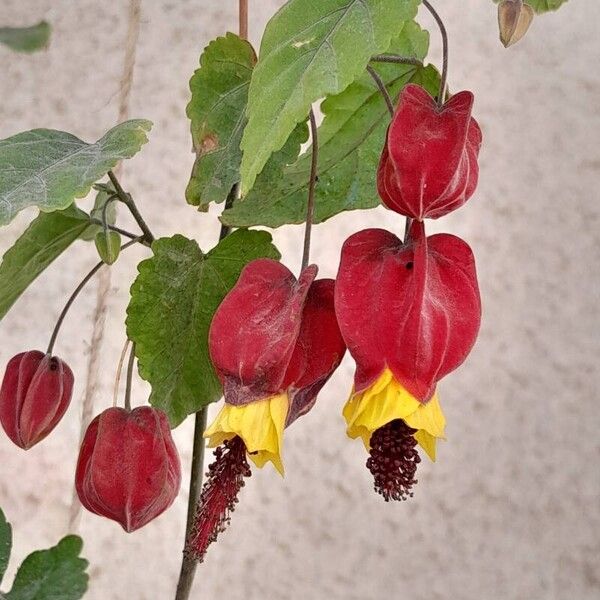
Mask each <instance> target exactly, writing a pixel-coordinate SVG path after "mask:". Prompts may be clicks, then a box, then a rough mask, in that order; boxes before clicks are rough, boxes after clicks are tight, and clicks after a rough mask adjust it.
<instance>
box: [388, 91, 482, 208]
mask: <svg viewBox="0 0 600 600" xmlns="http://www.w3.org/2000/svg"><path fill="white" fill-rule="evenodd" d="M472 106H473V94H472V93H471V92H459V93H458V94H456V95H454V96H452V98H451V99H450V100H448V102H446V103H445V104H444V105H443V106H442V107H441V108H440V107H438V105H437V104H436V102H435V100H434V99H433V98H432V97H431V96H430V95H429V94H428V93H427V92H426V91H425V90H424V89H423V88H422V87H420V86H418V85H414V84H410V85H407V86H406V87H405V88H404V90H403V91H402V94H401V95H400V100H399V102H398V107H397V109H396V112H395V114H394V117H393V119H392V122H391V124H390V127H389V129H388V134H387V141H386V144H385V146H384V148H383V153H382V155H381V159H380V162H379V169H378V172H377V189H378V190H379V195H380V196H381V199H382V200H383V203H384V204H385V205H386V206H387V207H388V208H390V209H391V210H393V211H396V212H397V213H400V214H401V215H405V216H407V217H411V218H414V219H419V220H422V219H425V218H431V219H437V218H438V217H441V216H443V215H446V214H448V213H449V212H451V211H453V210H456V209H457V208H459V207H460V206H462V205H463V204H464V203H465V202H466V201H467V200H468V199H469V198H470V197H471V196H472V195H473V192H474V191H475V188H476V187H477V179H478V177H479V166H478V164H477V156H478V154H479V148H480V146H481V130H480V129H479V125H478V124H477V122H476V121H475V119H473V118H472V117H471V108H472Z"/></svg>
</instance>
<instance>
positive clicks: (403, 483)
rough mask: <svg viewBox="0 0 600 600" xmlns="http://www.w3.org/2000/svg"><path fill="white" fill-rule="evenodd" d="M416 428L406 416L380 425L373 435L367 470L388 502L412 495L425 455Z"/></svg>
mask: <svg viewBox="0 0 600 600" xmlns="http://www.w3.org/2000/svg"><path fill="white" fill-rule="evenodd" d="M415 433H416V430H415V429H412V428H411V427H409V426H408V425H407V424H406V423H405V422H404V421H403V420H402V419H396V420H394V421H391V422H390V423H387V425H384V426H383V427H380V428H379V429H377V430H376V431H375V432H373V435H372V436H371V442H370V445H371V450H370V452H369V458H368V460H367V469H369V471H371V473H372V474H373V477H374V479H375V482H374V488H375V491H376V492H377V493H378V494H381V495H382V496H383V498H384V499H385V501H386V502H389V501H390V500H407V499H408V498H412V496H413V492H412V488H413V486H414V485H415V484H416V483H417V479H415V474H416V472H417V465H418V464H419V463H420V462H421V457H420V456H419V453H418V452H417V449H416V445H417V440H415V438H414V434H415Z"/></svg>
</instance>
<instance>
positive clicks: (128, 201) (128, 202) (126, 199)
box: [108, 171, 154, 244]
mask: <svg viewBox="0 0 600 600" xmlns="http://www.w3.org/2000/svg"><path fill="white" fill-rule="evenodd" d="M108 177H109V179H110V181H111V182H112V184H113V186H114V188H115V192H116V194H117V196H118V197H119V200H121V202H123V204H125V206H127V208H128V209H129V212H130V213H131V215H132V216H133V218H134V219H135V220H136V222H137V224H138V225H139V226H140V229H141V230H142V231H143V232H144V238H145V239H146V241H147V242H149V243H150V244H151V243H152V242H153V241H154V235H152V232H151V231H150V228H149V227H148V225H147V224H146V221H144V218H143V217H142V215H141V213H140V211H139V210H138V208H137V206H136V204H135V202H134V201H133V198H132V196H131V194H128V193H127V192H126V191H125V190H124V189H123V188H122V187H121V184H120V183H119V180H118V179H117V177H116V175H115V174H114V173H113V172H112V171H109V172H108Z"/></svg>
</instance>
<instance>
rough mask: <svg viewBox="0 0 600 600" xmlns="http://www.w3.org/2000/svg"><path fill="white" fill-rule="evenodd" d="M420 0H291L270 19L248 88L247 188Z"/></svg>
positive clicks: (361, 68)
mask: <svg viewBox="0 0 600 600" xmlns="http://www.w3.org/2000/svg"><path fill="white" fill-rule="evenodd" d="M417 5H418V0H322V1H321V2H315V0H290V1H289V2H287V3H286V4H285V5H284V6H283V7H282V8H281V9H280V10H279V11H278V12H277V13H276V14H275V16H274V17H273V18H272V19H271V20H270V21H269V23H268V24H267V27H266V30H265V34H264V36H263V39H262V44H261V48H260V57H259V61H258V64H257V65H256V68H255V69H254V73H253V75H252V81H251V83H250V90H249V94H248V125H247V126H246V129H245V130H244V135H243V138H242V143H241V146H242V150H243V158H242V165H241V191H242V195H246V194H247V193H248V191H249V190H250V189H251V188H252V185H253V184H254V181H255V179H256V176H257V175H258V174H259V173H260V171H261V170H262V168H263V167H264V165H265V163H266V162H267V160H268V158H269V156H270V155H271V154H272V153H273V152H274V151H276V150H279V149H280V148H281V147H282V146H283V144H284V143H285V141H286V140H287V138H288V136H289V135H290V133H291V132H292V130H293V129H294V127H295V126H296V124H297V123H300V122H301V121H304V120H305V119H306V116H307V115H308V112H309V109H310V106H311V104H312V103H313V102H315V101H316V100H318V99H319V98H323V97H324V96H326V95H330V94H338V93H340V92H341V91H342V90H344V89H345V88H346V87H347V86H348V85H349V84H350V83H352V81H354V79H355V78H356V77H357V76H359V75H360V74H361V73H362V72H363V71H364V69H365V66H366V65H367V63H368V61H369V58H370V57H371V56H373V55H374V54H378V53H380V52H383V51H385V50H387V49H388V47H389V45H390V41H391V40H392V38H393V36H394V35H396V34H397V32H398V29H399V28H400V27H401V26H402V23H403V22H404V21H407V20H410V19H412V18H413V17H414V16H415V14H416V11H417Z"/></svg>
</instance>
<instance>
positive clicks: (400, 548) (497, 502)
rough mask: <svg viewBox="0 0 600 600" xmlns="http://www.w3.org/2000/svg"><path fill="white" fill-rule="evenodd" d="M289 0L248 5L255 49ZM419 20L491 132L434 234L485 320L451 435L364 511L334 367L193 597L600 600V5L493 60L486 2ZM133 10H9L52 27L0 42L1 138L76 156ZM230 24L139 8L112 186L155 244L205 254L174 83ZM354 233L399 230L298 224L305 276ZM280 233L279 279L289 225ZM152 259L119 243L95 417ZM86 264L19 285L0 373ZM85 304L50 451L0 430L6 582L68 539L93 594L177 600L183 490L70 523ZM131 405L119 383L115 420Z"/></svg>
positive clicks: (363, 485)
mask: <svg viewBox="0 0 600 600" xmlns="http://www.w3.org/2000/svg"><path fill="white" fill-rule="evenodd" d="M282 4H283V2H282V1H278V0H261V1H260V2H259V1H258V0H250V39H251V41H252V42H254V43H255V45H256V46H258V43H259V40H260V36H261V34H262V31H263V29H264V26H265V23H266V22H267V20H268V18H269V17H270V15H272V14H273V13H274V12H275V11H276V10H277V9H278V8H279V6H281V5H282ZM434 4H435V6H436V7H437V8H438V10H439V11H440V13H441V14H442V16H443V18H444V19H445V21H446V24H447V27H448V30H449V34H450V51H451V54H450V87H451V89H452V90H455V91H456V90H460V89H465V88H467V89H470V90H472V91H473V92H474V93H475V96H476V104H475V109H474V115H475V116H476V118H477V119H478V121H479V123H480V125H481V127H482V129H483V134H484V145H483V147H482V152H481V158H480V167H481V179H480V184H479V188H478V191H477V193H476V195H475V197H474V198H473V199H472V200H471V201H470V202H469V204H468V205H467V207H465V208H463V209H461V210H459V211H458V212H455V213H453V214H452V215H451V216H450V217H448V218H445V219H443V220H442V221H440V222H436V223H433V224H432V226H431V227H430V228H429V230H430V232H431V231H434V230H436V231H442V230H444V231H449V232H452V233H456V234H457V235H460V236H461V237H463V238H464V239H466V240H467V241H468V242H469V243H470V244H471V246H472V247H473V250H474V252H475V255H476V257H477V263H478V270H479V280H480V286H481V292H482V296H483V302H484V319H483V326H482V331H481V334H480V337H479V340H478V343H477V345H476V347H475V350H474V351H473V353H472V355H471V357H470V359H469V360H468V361H467V363H466V364H465V365H464V366H463V367H462V368H461V369H460V370H458V371H457V372H456V373H454V374H453V375H451V376H449V377H447V378H446V379H445V380H444V381H443V382H442V383H441V385H440V392H441V398H442V403H443V407H444V411H445V412H446V416H447V419H448V427H447V435H448V441H447V442H446V443H443V444H442V445H441V446H440V448H439V451H438V462H437V463H436V464H435V465H433V464H431V463H429V462H428V461H424V462H423V463H422V465H421V467H420V470H419V484H418V486H417V488H416V493H415V497H414V498H413V499H412V500H410V501H409V502H406V503H399V504H385V503H384V502H383V500H382V499H381V498H380V497H379V496H377V495H375V494H374V493H373V492H372V489H371V488H372V481H371V475H370V474H369V473H368V471H367V470H366V469H365V466H364V463H365V460H366V455H365V452H364V449H363V448H362V445H361V444H360V443H359V442H358V441H351V440H349V439H347V438H346V437H345V433H344V423H343V420H342V418H341V408H342V405H343V403H344V401H345V400H346V398H347V394H348V392H349V389H350V386H351V378H352V374H353V363H352V361H351V359H350V357H347V358H346V359H345V361H344V363H343V365H342V367H341V368H340V369H339V370H338V371H337V372H336V373H335V375H334V377H333V378H332V379H331V381H330V382H329V384H328V385H327V386H326V387H325V389H324V390H323V392H322V393H321V395H320V399H319V401H318V403H317V406H316V407H315V409H314V410H313V411H312V412H311V413H310V414H309V415H307V416H306V417H305V418H303V419H302V420H301V421H300V422H299V423H298V424H297V425H296V426H294V427H293V428H291V429H290V430H289V432H288V434H287V443H286V448H285V461H286V477H285V479H284V480H281V479H280V477H279V476H278V475H277V474H276V473H275V472H274V470H273V469H271V468H266V469H264V470H258V469H255V471H254V475H253V477H252V479H251V480H249V482H248V485H247V486H246V488H245V489H244V490H243V493H242V495H241V501H240V503H239V505H238V508H237V510H236V512H235V514H234V515H233V519H232V524H231V527H230V529H229V530H228V531H227V533H225V534H224V535H222V536H221V539H220V541H219V542H218V543H217V544H215V545H214V546H212V547H211V548H210V550H209V553H208V557H207V560H206V563H205V564H204V565H202V566H201V567H200V568H199V570H198V573H197V578H196V585H195V588H194V592H193V594H192V597H193V598H198V599H200V598H206V599H211V600H212V599H215V598H220V597H227V598H228V599H229V600H242V599H243V600H254V599H256V600H259V599H260V600H267V599H268V600H275V599H277V600H285V599H293V600H299V599H303V598H314V599H325V598H327V599H332V600H336V599H344V600H378V599H380V598H388V597H390V598H392V597H406V598H412V599H413V600H437V599H444V600H447V599H456V600H479V599H481V598H486V599H488V598H490V599H502V600H513V599H514V600H517V599H522V598H529V599H532V600H537V599H539V600H567V599H576V600H596V599H597V598H599V597H600V469H599V466H598V465H599V462H598V461H599V458H600V452H599V450H600V446H599V441H598V439H599V438H598V431H599V430H600V416H599V410H598V401H599V400H600V398H599V397H598V387H599V384H600V376H599V375H600V367H599V363H598V356H599V355H600V199H599V197H598V189H599V188H598V180H599V178H600V111H599V110H598V106H599V105H598V98H599V97H600V75H599V74H598V73H599V72H598V68H597V67H598V61H599V59H600V42H599V36H598V31H597V28H598V24H599V23H600V3H598V2H597V1H596V0H571V1H570V2H568V3H567V4H566V5H565V6H564V7H563V8H562V9H561V10H560V11H559V12H558V13H551V14H548V15H545V16H541V17H537V18H536V19H535V21H534V23H533V25H532V27H531V30H530V31H529V33H528V35H527V36H526V38H525V39H524V40H523V41H522V42H520V43H519V44H518V45H516V46H515V47H513V48H511V49H509V50H505V49H504V48H503V47H502V46H501V45H500V43H499V41H498V34H497V25H496V7H495V5H493V4H492V2H491V1H490V0H463V1H462V2H448V1H442V0H438V2H436V3H434ZM128 10H129V0H115V1H113V2H95V1H93V0H80V1H79V2H71V1H69V0H54V1H52V0H28V1H27V2H23V1H22V0H2V2H1V4H0V24H2V25H11V26H25V25H31V24H33V23H35V22H37V21H38V20H40V19H42V18H45V19H47V20H48V21H49V22H50V23H51V25H52V27H53V32H52V38H51V43H50V47H49V48H48V49H47V50H46V51H44V52H41V53H38V54H33V55H21V54H16V53H13V52H10V51H9V50H8V49H6V48H4V47H1V48H0V138H4V137H8V136H10V135H13V134H15V133H18V132H20V131H23V130H27V129H32V128H34V127H50V128H56V129H61V130H65V131H69V132H71V133H73V134H75V135H77V136H79V137H81V138H82V139H84V140H86V141H92V140H96V139H97V138H98V137H100V136H101V135H102V134H103V133H104V132H105V131H106V130H107V129H109V128H110V127H112V126H113V125H114V124H115V122H116V119H117V114H118V96H119V86H120V78H121V74H122V69H123V60H124V53H125V40H126V35H127V19H128ZM420 22H421V23H422V25H423V26H424V27H426V28H427V29H429V30H430V32H431V38H432V47H431V54H430V60H431V61H434V62H437V63H439V59H440V44H439V36H438V32H437V30H436V29H435V28H434V26H433V22H432V20H431V18H430V17H429V15H427V14H424V13H421V15H420ZM237 27H238V25H237V2H236V1H235V0H218V1H217V0H170V1H169V0H143V2H142V4H141V25H140V34H139V42H138V45H137V58H136V63H135V70H134V73H133V86H132V90H131V97H130V116H131V117H143V118H148V119H151V120H152V121H153V122H154V129H153V130H152V132H151V135H150V143H149V144H148V145H147V146H145V147H144V148H143V150H142V151H141V152H140V153H139V154H138V155H137V156H136V157H135V158H134V159H133V160H131V161H128V162H127V163H126V164H125V165H124V166H123V170H122V172H121V181H122V183H123V184H124V186H125V188H126V189H128V190H129V191H131V192H132V193H133V194H134V197H135V199H136V201H137V203H138V206H139V207H140V208H141V210H142V212H143V214H144V215H145V216H146V218H147V220H148V221H149V223H150V224H151V227H152V229H153V230H154V232H155V234H157V235H159V236H160V235H171V234H172V233H174V232H181V233H183V234H185V235H187V236H190V237H195V238H196V239H197V240H198V241H199V243H200V244H201V246H202V247H203V248H204V249H208V248H210V247H211V246H212V245H214V243H215V242H216V239H217V235H218V223H217V221H216V219H215V216H214V214H212V215H205V214H200V213H197V212H195V209H194V208H192V207H190V206H188V205H187V204H186V203H185V200H184V190H185V186H186V184H187V181H188V178H189V174H190V170H191V167H192V163H193V156H192V154H191V151H190V149H191V139H190V135H189V122H188V120H187V118H186V116H185V106H186V104H187V102H188V99H189V95H190V94H189V89H188V82H189V78H190V76H191V75H192V73H193V71H194V69H195V68H196V67H197V65H198V59H199V56H200V53H201V51H202V49H203V47H204V46H205V45H206V44H207V43H208V42H209V40H211V39H212V38H214V37H216V36H218V35H221V34H223V33H224V32H225V31H237ZM31 217H32V213H29V214H26V213H22V214H21V215H20V216H19V218H17V219H16V221H15V222H14V224H13V225H12V226H11V227H10V228H7V229H3V230H2V231H1V232H0V250H2V251H4V250H5V249H6V248H8V247H9V246H10V245H11V244H12V242H13V241H14V240H15V239H16V238H17V237H18V235H19V234H20V233H21V232H22V230H23V229H24V228H25V227H26V225H27V223H28V222H29V220H30V219H31ZM121 218H122V219H123V222H124V223H127V218H126V215H124V214H122V215H121ZM368 226H384V227H388V228H390V229H393V230H396V231H401V230H402V228H403V223H402V220H401V219H400V218H399V217H398V216H397V215H394V214H392V213H390V212H386V211H384V210H383V209H375V210H371V211H364V212H352V213H345V214H343V215H340V216H337V217H335V218H334V219H332V220H330V221H328V222H327V223H325V224H323V225H319V226H317V227H316V228H315V230H314V233H313V239H314V243H313V251H312V256H313V260H315V261H317V262H318V263H319V266H320V269H321V273H322V274H323V275H325V276H334V275H335V273H336V270H337V263H338V259H339V251H340V246H341V244H342V242H343V240H344V239H345V238H346V237H347V236H348V235H349V234H351V233H353V232H354V231H356V230H358V229H360V228H364V227H368ZM274 237H275V242H276V244H277V245H278V246H279V248H280V249H281V250H282V252H283V261H284V262H285V263H286V264H287V265H288V266H289V267H290V268H292V270H297V269H298V267H299V264H300V255H301V248H300V246H301V237H302V230H301V228H300V227H284V228H281V229H279V230H276V231H275V232H274ZM146 255H147V251H145V250H144V249H143V248H133V249H131V250H129V251H128V252H127V253H126V254H125V255H123V257H122V258H121V259H120V260H119V262H118V264H117V265H116V266H115V268H113V270H112V280H111V283H110V289H109V294H108V304H107V313H106V329H105V333H104V336H103V344H102V350H101V355H100V368H99V371H98V389H97V393H96V395H95V406H94V412H95V413H97V412H99V411H101V410H103V409H104V408H106V407H108V406H109V405H110V404H111V402H112V385H113V381H114V373H115V370H116V366H117V361H118V356H119V353H120V350H121V347H122V344H123V342H124V336H125V333H124V327H123V320H124V313H125V307H126V305H127V301H128V289H129V286H130V284H131V282H132V281H133V278H134V277H135V274H136V268H135V267H136V264H137V262H138V261H139V260H140V259H142V258H143V257H144V256H146ZM96 261H97V258H96V255H95V251H94V248H93V245H91V244H84V243H83V242H78V243H77V244H76V245H75V246H74V247H73V248H72V249H71V251H70V252H68V253H66V254H65V255H64V256H63V257H62V258H61V259H59V260H58V261H57V262H56V263H55V264H54V265H53V266H52V267H51V268H50V269H48V270H47V271H46V272H45V273H44V274H43V275H42V276H41V277H40V278H39V280H38V281H37V282H36V283H35V284H34V285H33V286H32V287H31V288H30V289H29V290H28V291H27V292H26V294H25V295H24V296H23V297H22V299H21V301H20V302H19V303H18V304H17V305H16V307H15V308H13V310H12V311H11V312H10V313H9V314H8V316H7V317H6V318H5V319H4V321H3V322H2V323H1V324H0V336H1V337H0V339H1V340H2V343H1V345H0V365H5V364H6V362H7V361H8V359H9V358H10V357H11V356H12V355H14V354H15V353H17V352H20V351H22V350H26V349H31V348H43V347H44V345H45V343H46V341H47V339H48V336H49V334H50V331H51V329H52V326H53V324H54V321H55V319H56V317H57V315H58V312H59V311H60V309H61V307H62V305H63V303H64V300H65V299H66V297H67V295H68V294H69V293H70V291H71V290H72V289H73V287H74V286H75V285H76V283H77V282H78V281H79V280H80V279H81V277H82V276H83V274H85V273H86V272H87V271H88V270H89V269H90V268H91V266H92V265H93V264H95V262H96ZM95 303H96V289H95V287H94V286H91V287H90V288H88V289H87V290H86V292H84V293H83V294H82V296H81V297H80V298H79V299H78V300H77V302H76V304H75V306H74V308H73V310H72V312H71V316H70V318H69V320H68V322H67V323H66V325H65V327H64V329H63V332H62V334H61V336H60V338H59V342H58V346H57V349H56V351H57V353H58V355H59V356H61V357H62V358H64V359H66V360H68V362H69V363H70V365H71V366H72V368H73V370H74V372H75V373H76V381H77V383H76V388H75V392H74V397H73V403H72V405H71V408H70V410H69V412H68V413H67V416H66V418H65V419H64V420H63V421H62V423H61V424H60V426H59V427H58V428H57V430H56V431H55V433H54V435H52V436H51V437H49V438H48V439H47V440H46V441H45V442H44V443H43V444H41V445H39V446H36V447H35V448H34V449H32V450H30V451H29V452H27V453H24V452H23V451H21V450H20V449H18V448H16V447H15V446H14V445H12V443H10V442H9V440H8V439H7V438H6V437H5V436H4V435H2V436H0V506H1V507H2V508H3V510H4V511H5V513H6V515H7V517H8V519H9V520H10V521H11V522H12V524H13V527H14V538H15V547H14V553H13V560H12V561H11V565H12V569H11V571H10V573H9V578H8V580H7V582H8V581H9V580H10V577H11V574H14V570H15V567H16V565H17V564H18V563H19V562H20V560H21V559H22V558H23V557H24V556H25V555H26V554H28V553H29V552H30V551H32V550H33V549H37V548H40V547H48V546H50V545H53V544H55V543H56V542H57V541H58V539H59V538H60V537H61V536H63V535H64V534H65V533H66V532H67V531H68V530H69V528H70V529H71V531H73V532H77V533H79V534H80V535H82V537H83V538H84V541H85V547H84V555H85V557H86V558H88V559H89V561H90V574H91V582H90V590H89V593H88V595H87V596H86V598H89V599H90V600H100V599H102V600H112V599H115V600H117V599H118V600H123V599H125V598H128V599H132V600H137V599H156V598H161V599H163V598H165V599H167V598H172V597H173V596H174V588H175V582H176V579H177V576H178V573H179V564H180V557H181V547H182V542H183V533H184V521H185V512H186V503H187V491H186V490H185V489H182V491H181V493H180V495H179V498H178V500H177V501H176V503H175V505H174V506H173V507H172V508H171V509H170V510H169V511H168V512H167V513H166V514H164V515H163V516H161V517H160V518H159V519H157V520H156V521H154V522H153V523H151V524H150V525H149V526H147V527H146V528H144V529H142V530H141V531H138V532H136V533H133V534H130V535H126V534H125V533H123V532H122V531H121V529H120V528H119V526H118V525H116V524H115V523H113V522H111V521H108V520H104V519H101V518H99V517H96V516H93V515H90V514H89V513H85V514H83V515H81V516H80V517H79V518H75V520H73V518H72V516H73V514H74V512H73V507H72V502H73V499H72V495H73V488H72V481H73V472H74V466H75V461H76V456H77V448H78V441H79V430H80V408H79V407H80V405H81V398H82V396H83V392H84V389H83V388H84V382H85V377H86V370H87V368H88V358H89V348H90V339H91V336H92V329H93V322H92V321H93V313H94V306H95ZM2 369H4V366H2ZM147 394H148V389H147V387H146V384H145V383H144V382H141V381H139V380H138V381H136V384H135V392H134V403H137V404H140V403H143V402H145V400H146V398H147ZM215 409H216V407H212V410H211V413H210V414H211V415H212V414H214V412H215ZM192 425H193V424H192V419H188V420H187V421H186V422H185V423H184V424H183V425H182V426H181V427H179V428H178V429H177V430H176V431H175V438H176V442H177V444H178V446H179V449H180V452H181V455H182V460H183V467H184V471H185V480H186V481H185V485H184V488H185V487H186V486H187V477H188V472H189V462H190V453H191V436H192ZM209 457H210V454H209ZM70 521H71V524H70ZM5 587H7V586H6V585H5Z"/></svg>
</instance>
